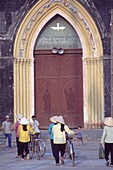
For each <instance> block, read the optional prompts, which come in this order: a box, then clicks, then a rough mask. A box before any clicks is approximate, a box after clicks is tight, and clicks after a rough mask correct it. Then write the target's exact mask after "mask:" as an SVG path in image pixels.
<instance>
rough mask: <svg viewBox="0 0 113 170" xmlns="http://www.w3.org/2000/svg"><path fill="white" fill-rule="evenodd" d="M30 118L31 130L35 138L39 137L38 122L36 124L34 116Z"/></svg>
mask: <svg viewBox="0 0 113 170" xmlns="http://www.w3.org/2000/svg"><path fill="white" fill-rule="evenodd" d="M31 118H32V120H33V127H32V128H33V129H34V131H35V136H36V137H39V135H40V129H39V122H38V120H36V116H35V115H33V116H32V117H31Z"/></svg>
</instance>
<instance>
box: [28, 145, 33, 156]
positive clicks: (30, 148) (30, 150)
mask: <svg viewBox="0 0 113 170" xmlns="http://www.w3.org/2000/svg"><path fill="white" fill-rule="evenodd" d="M28 149H29V155H30V159H32V158H33V153H34V150H33V146H32V142H29V143H28Z"/></svg>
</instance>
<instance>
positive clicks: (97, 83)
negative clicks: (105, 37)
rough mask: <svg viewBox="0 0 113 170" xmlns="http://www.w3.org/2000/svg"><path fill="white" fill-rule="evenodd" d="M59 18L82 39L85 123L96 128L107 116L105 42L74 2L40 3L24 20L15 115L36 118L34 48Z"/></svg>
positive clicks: (19, 34) (20, 33)
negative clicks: (42, 33) (54, 18)
mask: <svg viewBox="0 0 113 170" xmlns="http://www.w3.org/2000/svg"><path fill="white" fill-rule="evenodd" d="M57 14H59V15H61V16H62V17H64V18H65V19H66V20H67V21H68V22H69V23H70V24H71V25H72V26H73V28H74V29H75V30H76V31H77V33H78V35H79V38H80V41H81V44H82V49H83V67H84V73H83V74H84V75H85V76H83V77H86V78H85V79H84V82H85V83H84V84H85V86H84V91H85V95H84V96H85V98H84V100H86V107H85V110H86V111H84V115H85V120H84V122H85V124H87V125H90V124H96V125H97V124H98V123H101V120H102V118H103V113H104V95H103V78H102V76H101V74H103V61H102V56H103V47H102V41H101V37H100V34H99V31H98V29H97V26H96V24H95V22H94V21H93V19H92V18H91V16H90V14H88V12H87V11H86V9H85V8H84V7H83V6H81V4H80V3H78V2H75V1H74V0H66V1H65V2H64V1H63V0H62V1H59V0H55V1H51V0H50V1H48V0H45V1H44V2H41V1H39V2H37V3H36V4H35V5H34V7H32V9H31V10H30V11H29V12H28V14H27V15H26V16H25V18H24V19H23V21H22V23H21V25H20V27H19V29H18V32H17V35H16V38H15V43H14V58H15V60H14V114H15V115H16V114H17V113H20V112H21V113H23V114H24V115H25V116H26V117H27V118H29V119H30V116H31V115H32V114H34V58H33V50H34V45H35V41H36V39H37V36H38V35H39V33H40V31H41V30H42V28H43V27H44V26H45V24H46V23H47V22H48V21H49V20H50V19H51V18H52V17H54V16H55V15H57ZM95 75H96V76H95ZM100 96H101V97H100ZM97 101H98V102H97Z"/></svg>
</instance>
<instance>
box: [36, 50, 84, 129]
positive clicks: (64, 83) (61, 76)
mask: <svg viewBox="0 0 113 170" xmlns="http://www.w3.org/2000/svg"><path fill="white" fill-rule="evenodd" d="M34 56H35V113H36V116H37V119H38V120H39V122H40V125H41V127H42V128H47V127H48V125H49V123H50V122H49V118H50V117H51V116H54V115H63V116H64V119H65V121H66V124H68V125H69V126H70V127H76V126H78V125H83V77H82V51H81V50H65V53H64V54H63V55H59V54H53V53H52V52H51V51H50V50H44V51H42V50H38V51H35V52H34Z"/></svg>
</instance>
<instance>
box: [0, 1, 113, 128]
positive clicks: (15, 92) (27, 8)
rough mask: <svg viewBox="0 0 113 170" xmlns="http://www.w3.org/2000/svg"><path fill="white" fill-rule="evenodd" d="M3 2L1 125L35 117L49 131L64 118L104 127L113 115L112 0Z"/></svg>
mask: <svg viewBox="0 0 113 170" xmlns="http://www.w3.org/2000/svg"><path fill="white" fill-rule="evenodd" d="M0 3H1V4H0V9H1V19H0V22H1V25H2V27H1V30H0V61H1V63H0V66H1V67H0V74H1V81H0V90H1V97H0V101H1V102H0V117H1V121H2V120H3V119H4V117H5V115H6V114H10V117H11V119H12V121H13V120H14V122H15V121H16V114H18V113H21V114H23V115H24V116H25V117H26V118H28V119H29V120H30V119H31V116H32V115H34V114H35V115H36V117H37V119H38V120H39V122H40V126H41V128H47V127H48V124H49V118H50V117H52V116H54V115H62V116H63V117H64V119H65V121H66V123H67V124H68V125H69V126H70V127H71V128H75V127H76V126H78V125H81V126H83V127H86V128H100V127H101V123H102V119H103V117H104V116H110V115H111V95H110V94H111V92H110V91H111V89H110V75H111V71H110V66H111V65H110V46H111V45H110V43H111V39H110V19H111V18H110V17H111V16H110V11H111V9H112V6H113V2H112V0H111V1H110V0H109V2H107V0H106V1H105V3H106V5H105V4H103V2H102V0H101V1H99V2H98V1H97V0H87V1H83V0H45V1H42V0H39V1H37V0H34V1H30V0H26V1H24V0H21V1H19V2H18V3H16V1H15V3H14V0H12V1H10V2H9V3H5V2H4V1H3V2H0ZM8 7H9V9H8Z"/></svg>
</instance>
